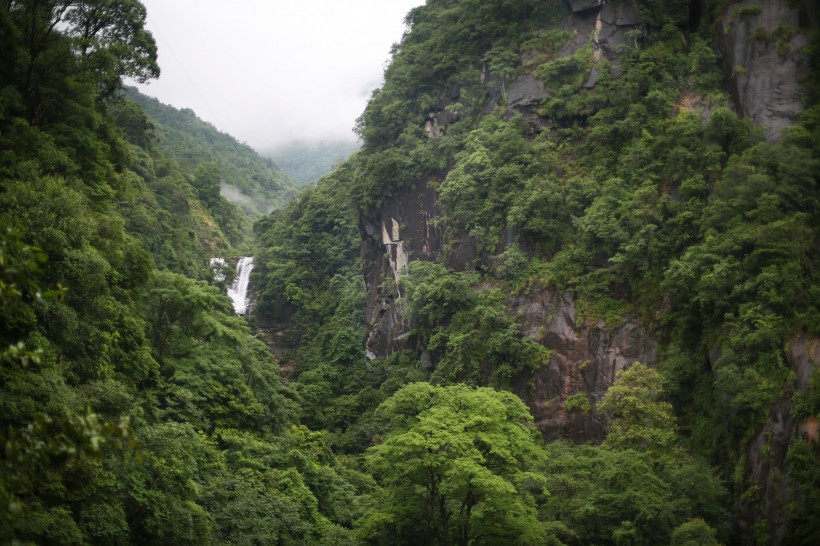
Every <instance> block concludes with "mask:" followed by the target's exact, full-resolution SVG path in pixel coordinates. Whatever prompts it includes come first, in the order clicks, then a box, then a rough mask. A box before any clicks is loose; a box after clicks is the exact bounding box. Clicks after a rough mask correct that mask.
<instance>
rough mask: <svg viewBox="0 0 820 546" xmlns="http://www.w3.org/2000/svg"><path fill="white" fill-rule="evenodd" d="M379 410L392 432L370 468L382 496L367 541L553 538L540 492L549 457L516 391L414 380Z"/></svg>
mask: <svg viewBox="0 0 820 546" xmlns="http://www.w3.org/2000/svg"><path fill="white" fill-rule="evenodd" d="M378 411H379V413H380V414H381V415H382V416H383V417H384V418H385V419H386V420H387V429H386V435H385V437H384V440H383V442H381V443H380V444H378V445H375V446H373V447H371V448H370V449H369V450H368V452H367V465H368V468H369V469H370V470H371V471H372V472H373V473H374V475H375V476H376V478H377V480H378V482H379V483H380V484H381V485H382V490H381V491H380V492H379V493H378V494H377V495H376V496H375V497H374V498H373V501H372V504H371V505H370V507H369V509H368V511H367V512H365V514H364V516H363V517H362V519H360V520H359V522H358V534H359V536H360V537H361V538H362V539H363V540H364V541H365V542H366V543H370V544H419V543H427V544H496V543H498V541H499V540H501V541H505V542H514V543H517V544H540V543H543V542H544V540H545V538H546V532H545V530H544V528H543V527H542V526H541V525H540V523H539V522H538V521H537V520H536V518H535V505H534V499H533V496H532V493H540V492H541V490H542V488H543V478H542V477H540V476H538V475H537V474H535V473H533V472H532V469H534V468H535V466H536V464H537V462H538V460H539V459H540V457H541V456H542V454H541V450H540V448H539V447H538V444H537V442H536V436H535V432H534V430H533V429H532V425H531V422H532V418H531V417H530V415H529V412H528V411H527V408H526V407H525V406H524V405H523V403H522V402H521V401H520V400H519V399H518V398H517V397H516V396H515V395H513V394H510V393H502V392H497V391H493V390H491V389H471V388H469V387H466V386H463V385H457V386H452V387H433V386H431V385H429V384H427V383H415V384H410V385H407V386H405V387H404V388H402V389H401V390H400V391H398V392H397V393H396V394H394V395H393V396H392V397H391V398H389V399H388V400H387V401H385V402H384V403H383V404H382V405H381V406H380V408H379V410H378Z"/></svg>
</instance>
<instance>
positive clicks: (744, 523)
mask: <svg viewBox="0 0 820 546" xmlns="http://www.w3.org/2000/svg"><path fill="white" fill-rule="evenodd" d="M786 355H787V358H788V363H789V368H790V369H791V370H792V371H793V372H794V375H795V380H794V383H793V384H792V385H791V386H790V387H789V388H788V389H787V392H786V393H785V394H784V396H783V397H782V398H780V399H779V400H778V401H777V402H776V403H775V404H774V406H773V407H772V409H771V410H770V412H769V417H768V419H767V420H766V422H765V423H764V424H763V426H762V427H760V429H759V430H758V432H757V434H756V435H755V436H754V438H753V439H752V440H751V442H750V443H749V445H748V447H747V449H746V461H747V462H746V468H745V475H746V480H745V482H746V484H745V489H746V490H755V491H757V492H758V494H757V495H754V496H753V497H752V498H751V500H747V501H745V502H741V505H740V514H741V516H742V517H741V518H740V521H739V525H740V529H741V532H742V533H743V535H744V543H745V544H754V543H755V538H756V534H755V528H754V526H755V523H756V522H757V521H759V520H760V519H761V518H765V520H766V521H767V522H768V525H769V530H770V543H771V544H784V540H785V538H786V533H787V532H788V518H789V514H788V512H787V508H788V506H789V504H790V503H791V502H794V501H796V500H798V501H799V499H795V495H794V492H793V491H792V487H791V483H790V480H789V475H788V464H787V457H786V455H787V454H788V451H789V447H790V446H791V444H792V441H793V440H794V438H804V439H806V440H808V441H809V442H816V441H817V437H816V435H817V422H816V420H815V419H814V418H813V417H809V418H807V419H805V420H803V421H801V422H797V420H796V419H795V415H794V411H793V409H794V408H793V403H792V400H793V396H794V393H796V392H805V391H806V390H807V389H808V388H809V381H810V380H811V377H812V375H813V374H814V373H816V371H817V369H818V367H820V339H809V338H807V337H806V335H805V334H801V335H798V336H796V337H795V338H794V339H792V340H791V341H790V342H789V343H788V344H787V347H786ZM741 493H742V492H741Z"/></svg>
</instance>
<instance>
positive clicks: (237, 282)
mask: <svg viewBox="0 0 820 546" xmlns="http://www.w3.org/2000/svg"><path fill="white" fill-rule="evenodd" d="M251 270H253V256H243V257H242V258H239V263H237V264H236V278H235V279H234V281H233V284H232V285H231V287H230V288H228V296H229V297H230V298H231V300H233V309H234V311H235V312H236V314H237V315H244V314H245V313H246V312H247V311H248V282H249V281H250V280H251Z"/></svg>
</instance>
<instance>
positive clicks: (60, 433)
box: [0, 0, 368, 545]
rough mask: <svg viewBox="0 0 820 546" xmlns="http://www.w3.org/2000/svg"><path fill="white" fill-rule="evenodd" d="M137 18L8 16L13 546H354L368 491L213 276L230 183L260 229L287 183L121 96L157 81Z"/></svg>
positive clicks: (1, 156) (0, 537) (2, 438)
mask: <svg viewBox="0 0 820 546" xmlns="http://www.w3.org/2000/svg"><path fill="white" fill-rule="evenodd" d="M145 16H146V13H145V8H144V7H143V6H142V4H141V3H140V2H136V1H130V0H114V1H111V2H108V1H107V2H95V1H88V2H54V1H47V2H40V1H38V2H33V1H27V0H19V1H18V0H14V1H11V2H7V3H6V4H5V5H4V7H3V9H2V10H0V44H2V47H0V308H1V309H2V313H0V444H2V445H3V446H4V447H3V450H2V452H1V453H0V543H2V544H42V545H78V544H101V545H102V544H104V545H111V544H191V545H201V544H216V543H219V544H231V543H233V544H237V543H246V544H251V543H255V544H273V543H284V544H297V543H306V542H310V543H316V544H345V543H346V537H347V536H348V535H349V534H350V533H349V531H348V530H347V529H346V528H343V527H342V525H345V526H347V527H349V526H350V525H351V521H352V519H353V515H352V513H351V508H350V507H351V506H355V496H356V494H358V491H359V490H365V489H367V487H368V482H367V480H365V479H361V478H360V477H359V475H358V474H357V473H356V472H355V471H353V470H351V469H347V468H342V466H341V465H339V464H337V462H336V461H335V459H334V458H333V456H332V453H331V452H330V451H329V450H328V449H327V448H326V447H325V445H324V441H323V439H322V436H321V435H320V434H318V433H315V432H311V431H309V430H307V429H306V428H304V427H300V426H298V423H297V422H296V418H295V413H294V412H295V408H296V407H297V406H298V397H297V396H296V395H295V393H294V391H293V390H292V389H289V388H288V387H287V386H285V385H283V384H282V383H281V381H280V377H279V371H278V367H277V364H276V362H275V361H274V360H273V358H272V356H271V355H270V353H269V352H268V351H267V348H266V347H265V345H264V344H263V343H262V342H261V341H259V340H257V339H255V337H254V336H255V332H253V331H252V330H251V329H250V327H249V325H248V323H247V321H246V320H245V319H244V318H241V317H237V316H236V315H235V314H234V312H233V308H232V306H231V302H230V300H229V299H228V297H227V296H226V295H225V292H224V288H225V283H226V282H228V281H229V280H230V276H228V279H225V278H224V276H222V279H221V280H220V275H215V272H214V271H212V269H211V267H210V265H209V261H210V259H211V258H212V257H213V256H224V257H226V259H228V260H229V261H230V260H232V257H234V256H236V254H237V252H238V250H237V248H238V247H239V246H241V245H245V244H247V241H248V239H249V237H250V235H251V233H250V231H249V229H248V228H249V225H250V223H249V221H248V215H247V214H244V213H243V212H242V211H240V210H239V209H238V208H237V207H236V206H234V205H233V204H232V203H230V202H228V201H227V200H226V199H225V198H224V197H223V196H222V195H221V194H220V183H221V182H222V181H224V180H228V181H230V182H231V183H232V184H233V185H235V186H236V187H240V188H242V190H243V191H245V192H247V193H249V194H254V192H256V193H255V194H254V195H255V198H256V199H259V201H260V203H259V204H258V205H256V206H258V207H261V209H260V208H251V209H249V211H248V214H250V215H259V214H260V213H261V212H263V211H264V212H266V211H267V207H268V206H270V204H281V203H284V202H286V201H287V200H288V199H289V198H290V195H289V191H290V190H289V188H290V186H289V182H288V180H287V179H286V178H285V177H284V176H283V175H282V174H281V173H280V172H279V171H277V170H276V168H275V166H273V165H272V163H271V162H270V161H267V160H263V159H262V158H260V157H259V156H258V155H255V154H253V153H252V152H251V151H250V150H249V149H247V148H246V147H242V146H237V145H236V142H235V141H234V140H233V139H232V138H230V137H228V136H227V135H220V134H219V133H217V132H216V131H215V130H214V129H213V128H212V127H207V126H205V124H203V123H202V122H199V121H198V120H197V119H196V117H195V116H194V115H193V114H192V113H190V112H189V113H183V112H178V111H175V110H172V109H169V108H162V107H161V106H160V105H158V104H156V103H155V102H152V101H151V100H150V99H146V98H142V97H137V96H135V97H134V98H136V99H140V100H141V101H143V102H144V103H145V104H146V105H148V107H149V109H150V110H151V114H150V115H149V114H146V111H145V110H143V108H142V107H141V106H140V105H139V104H138V103H137V102H134V101H132V100H129V99H127V98H122V97H119V96H118V89H119V88H120V87H121V85H122V80H123V79H124V78H132V79H137V80H140V81H143V80H147V79H150V78H154V77H156V76H157V75H158V73H159V67H158V66H157V63H156V56H157V50H156V45H155V43H154V40H153V37H152V36H151V34H150V33H149V32H147V31H146V30H145V28H144V23H145ZM132 96H133V94H132ZM152 116H154V117H152ZM170 118H174V119H170ZM209 139H210V140H211V141H212V142H210V143H208V141H209ZM170 152H172V153H170ZM260 196H262V197H263V198H264V199H262V197H260ZM262 209H264V210H262ZM222 273H230V272H229V271H224V272H222ZM351 483H356V484H357V486H356V487H357V488H359V489H355V488H354V486H352V485H350V484H351ZM359 484H360V485H359ZM319 491H321V493H319ZM331 518H332V521H331ZM347 543H349V541H347Z"/></svg>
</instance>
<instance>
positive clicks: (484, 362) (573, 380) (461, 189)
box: [333, 0, 820, 544]
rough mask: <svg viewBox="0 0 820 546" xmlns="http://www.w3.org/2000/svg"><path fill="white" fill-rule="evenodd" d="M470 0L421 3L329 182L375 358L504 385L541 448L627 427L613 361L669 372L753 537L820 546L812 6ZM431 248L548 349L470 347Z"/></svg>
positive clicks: (782, 1) (740, 532) (747, 539)
mask: <svg viewBox="0 0 820 546" xmlns="http://www.w3.org/2000/svg"><path fill="white" fill-rule="evenodd" d="M466 4H470V3H466ZM470 6H471V7H470ZM470 6H466V5H464V6H462V5H460V4H459V3H457V2H447V1H439V2H429V3H428V6H426V7H421V8H418V9H417V10H414V12H411V14H410V15H409V16H408V22H409V24H410V27H409V32H408V33H407V34H406V35H405V37H404V39H403V41H402V42H401V43H400V44H399V45H398V46H397V48H396V51H395V55H394V59H393V63H392V65H391V67H390V68H388V69H387V72H386V83H385V86H384V87H383V88H382V89H380V90H378V91H377V92H376V93H374V95H373V98H372V99H371V103H370V105H369V106H368V109H367V110H366V112H365V113H364V114H363V116H362V118H361V119H360V126H359V131H360V134H361V135H362V137H363V139H364V148H363V151H362V152H360V153H359V154H358V155H357V156H354V158H353V159H352V160H351V161H349V162H348V164H347V165H346V166H343V168H342V169H340V171H338V172H337V173H335V174H334V175H333V176H334V177H335V179H336V180H337V181H338V182H336V183H337V184H339V183H341V184H343V185H350V186H351V190H350V192H351V194H352V203H353V205H354V206H355V207H356V208H357V211H358V229H359V233H360V236H361V238H362V240H363V243H362V247H361V259H362V267H363V271H364V277H365V288H366V316H365V322H364V324H365V325H366V334H365V338H366V341H365V353H366V357H367V359H368V360H371V361H376V362H381V361H384V360H385V359H386V361H387V362H388V363H389V362H395V361H396V360H395V359H396V358H410V359H411V360H415V361H416V362H418V363H419V364H418V365H419V366H420V369H421V370H422V371H423V372H424V373H426V374H428V375H429V374H432V377H433V378H434V381H443V382H445V383H446V382H447V381H448V380H453V379H456V380H462V381H466V382H468V383H469V382H471V381H477V382H478V383H479V384H488V383H489V384H493V385H496V386H501V387H506V388H509V389H511V390H513V391H514V392H516V393H517V394H518V395H519V396H520V397H521V398H522V399H523V400H525V401H526V403H527V404H528V406H529V407H530V409H531V411H532V413H533V415H534V417H535V421H536V424H537V425H538V427H539V429H540V430H541V433H542V435H543V436H544V438H545V439H547V440H554V439H559V438H563V439H571V440H573V441H574V442H580V443H582V442H586V441H590V440H592V441H596V442H597V441H600V440H602V439H603V437H604V435H605V434H606V431H607V420H606V416H604V415H599V414H598V413H597V412H596V409H595V408H596V405H597V404H598V403H599V402H600V401H601V400H602V397H603V395H604V394H605V393H606V391H607V389H608V388H609V387H610V386H611V385H612V384H613V382H614V380H615V376H616V374H617V372H618V371H620V370H623V369H625V368H628V367H629V366H630V365H631V364H633V363H634V362H643V363H647V364H649V365H651V366H657V367H659V369H660V370H661V372H662V373H663V374H664V377H665V380H666V386H667V387H668V390H669V396H670V398H671V399H672V401H673V402H674V404H675V408H676V410H677V412H678V416H679V420H680V426H681V429H682V431H683V432H684V434H685V435H686V436H687V437H688V438H689V441H690V443H691V446H692V449H693V450H695V451H698V452H700V453H701V454H703V455H704V456H706V457H708V458H709V460H710V461H711V462H712V463H713V464H715V465H718V466H720V467H721V470H722V472H723V476H724V478H725V479H726V481H727V483H729V485H730V488H731V489H732V491H733V498H734V500H733V506H734V509H733V516H732V519H731V521H730V522H729V523H727V525H728V526H729V527H731V529H732V534H733V536H734V538H735V539H736V540H737V541H738V542H740V543H744V544H752V543H772V544H781V543H789V541H790V540H798V538H797V537H804V538H803V539H802V540H806V539H805V537H807V536H812V535H811V533H812V531H811V530H810V529H811V528H812V524H811V523H810V521H813V520H809V522H806V521H800V518H803V517H804V516H801V515H800V514H804V515H805V513H806V512H805V510H810V508H808V509H803V510H802V511H801V509H798V508H795V507H796V506H799V505H801V504H804V503H807V502H809V501H808V500H807V499H808V497H807V496H806V495H811V493H809V492H808V490H807V489H806V488H807V487H810V486H808V482H803V481H801V480H805V479H808V478H807V476H808V475H810V471H809V470H807V469H808V468H810V467H811V465H812V464H816V461H817V449H816V438H815V437H814V436H813V434H815V433H814V432H812V431H813V430H815V429H814V428H813V427H814V425H813V424H812V423H814V422H815V421H814V419H815V418H814V417H813V416H812V412H813V411H815V410H813V409H811V408H813V407H814V406H812V404H816V402H807V400H815V398H814V397H815V395H814V394H812V393H813V392H814V389H816V386H815V385H816V384H817V380H816V379H815V380H812V379H811V378H812V377H817V376H816V374H814V373H813V372H814V370H815V368H816V367H817V366H818V365H820V360H818V357H820V355H819V354H818V349H817V346H818V337H817V336H818V334H820V331H818V329H817V327H816V326H817V323H816V320H815V319H816V316H817V306H816V298H815V296H816V294H817V292H816V290H817V289H816V286H817V279H816V276H815V273H814V268H815V266H816V264H817V259H818V251H817V249H818V246H817V245H818V243H817V241H818V239H817V237H818V232H817V230H816V224H814V227H810V226H811V225H812V223H813V222H814V221H815V220H816V219H817V210H816V208H814V207H815V204H816V203H817V185H816V184H817V182H816V172H815V173H811V171H812V169H814V167H815V166H816V165H817V163H816V161H817V122H816V117H815V116H816V115H817V114H816V112H817V106H816V105H817V102H816V99H817V94H816V85H817V83H816V81H817V74H816V66H817V52H816V50H815V49H813V48H812V47H809V45H810V44H811V43H814V44H816V42H817V38H816V36H817V29H818V12H817V7H816V5H815V4H814V3H812V2H809V1H799V2H789V1H786V0H760V1H746V2H731V3H726V2H707V1H691V2H685V1H678V2H665V3H664V2H652V1H646V2H642V1H635V0H612V1H595V0H577V1H572V0H567V1H566V2H542V3H539V2H520V3H512V4H509V5H507V4H504V5H503V6H502V5H501V3H489V4H487V5H486V6H482V7H481V8H478V7H476V6H473V5H472V4H470ZM471 9H472V11H470V10H471ZM456 14H458V17H456V18H454V17H455V15H456ZM482 17H483V18H485V19H482ZM488 21H491V22H488ZM465 36H467V37H468V38H465ZM812 40H814V42H812ZM814 47H816V45H815V46H814ZM813 101H814V102H813ZM801 112H802V114H801ZM801 116H802V117H801ZM507 148H509V149H507ZM787 157H790V158H791V159H786V158H787ZM761 158H765V159H761ZM785 162H790V163H791V166H792V167H797V169H796V170H795V171H792V172H790V166H787V165H786V163H785ZM511 166H512V167H511ZM797 171H801V172H799V173H798V172H797ZM757 176H759V177H766V176H769V177H770V180H768V181H762V178H760V179H757V178H756V177H757ZM798 179H799V180H800V181H799V182H798V181H797V180H798ZM778 185H779V186H780V187H779V188H778ZM787 188H789V189H787ZM789 192H794V193H789ZM786 193H789V196H786ZM789 200H794V201H792V202H791V204H789V203H788V201H789ZM798 202H801V203H802V204H797V203H798ZM766 203H768V204H766ZM793 205H794V206H793ZM744 222H745V223H744ZM798 224H799V225H801V226H803V227H800V228H798V227H797V226H798ZM787 226H791V227H787ZM789 229H794V231H791V232H788V230H789ZM760 237H762V239H761V238H760ZM733 238H738V239H740V240H741V241H740V242H737V241H734V240H733ZM765 239H768V240H765ZM786 241H791V242H792V248H793V249H792V250H788V249H787V246H788V245H787V243H786ZM777 245H779V249H777V248H775V247H776V246H777ZM782 252H785V253H789V252H792V253H793V254H791V255H788V254H781V253H782ZM790 260H791V263H792V265H786V263H787V262H789V261H790ZM416 262H438V263H441V264H443V265H444V266H445V267H446V270H444V269H443V270H441V273H440V274H444V275H454V276H458V275H459V274H461V273H463V274H464V275H468V276H467V277H463V278H470V279H473V280H472V281H470V282H472V283H473V288H472V290H473V291H474V293H475V294H479V296H477V297H481V296H480V294H482V293H484V292H485V291H487V290H493V289H499V290H500V291H501V292H502V293H503V307H504V309H506V311H505V312H506V313H507V314H508V315H509V316H510V317H513V318H514V321H515V323H516V324H517V325H518V329H519V333H520V336H523V338H524V340H525V341H524V343H526V340H530V341H532V342H535V343H536V344H538V345H540V346H542V347H543V348H544V349H546V353H545V354H546V355H547V358H546V361H545V363H544V364H542V365H540V366H531V365H530V364H527V363H526V362H524V363H522V364H521V366H519V367H515V365H512V366H511V367H512V368H513V371H512V373H511V374H510V373H508V372H506V371H505V372H504V374H506V375H503V376H499V375H497V374H496V372H498V370H493V369H492V368H493V366H494V364H492V363H493V362H502V361H503V362H508V360H505V359H508V358H517V357H507V356H501V357H499V358H500V359H501V360H498V359H496V360H494V358H495V357H493V356H487V355H488V354H489V352H488V351H491V349H490V348H489V346H486V347H483V346H481V345H480V344H479V345H478V346H476V347H477V349H476V351H477V353H478V354H476V353H465V351H466V350H468V349H469V347H468V349H465V345H464V343H468V342H465V341H464V339H467V338H466V337H464V336H463V335H462V334H463V330H458V331H455V330H453V329H452V326H453V324H454V323H452V322H449V321H451V320H453V321H455V320H457V319H458V317H459V316H460V315H458V312H460V311H459V310H458V308H457V311H456V313H455V314H453V313H452V312H451V313H450V314H449V315H446V316H445V318H443V319H436V320H439V322H434V323H432V324H433V330H432V332H427V333H425V330H424V327H425V326H424V324H426V323H424V322H423V321H424V320H426V317H425V316H423V315H422V314H421V313H422V311H421V310H420V305H421V304H419V303H418V302H414V298H413V294H419V292H418V291H419V290H420V288H418V287H419V286H422V285H423V283H422V281H419V280H418V277H417V275H416V274H414V263H416ZM474 274H475V275H478V277H475V276H472V277H470V276H469V275H474ZM770 275H774V279H775V280H771V279H767V277H768V276H770ZM791 275H794V276H795V278H794V279H793V278H792V277H791ZM778 276H779V277H780V279H779V280H776V279H777V277H778ZM797 279H799V280H797ZM420 283H421V284H420ZM771 283H774V285H772V284H771ZM414 286H415V287H416V288H414ZM408 290H409V291H410V295H409V297H408ZM413 290H415V292H413ZM777 292H782V293H783V294H785V295H783V296H778V295H776V293H777ZM784 298H786V299H784ZM813 298H815V299H814V300H813ZM482 301H483V300H482ZM443 305H445V304H444V303H443ZM453 305H466V304H459V303H458V302H456V303H454V304H453ZM482 305H483V304H482ZM461 309H463V307H462V308H461ZM485 316H486V315H485ZM448 317H449V318H448ZM478 317H479V316H478V315H476V318H474V319H468V320H475V323H474V327H475V328H476V330H478V329H480V328H482V327H483V326H482V324H483V322H482V321H483V320H485V319H483V318H478ZM436 328H437V329H436ZM482 331H483V330H482ZM455 339H459V340H460V341H458V343H460V344H461V345H456V344H455V342H454V341H453V340H455ZM510 339H512V338H510ZM469 343H474V341H469ZM516 343H518V342H516ZM492 350H495V349H492ZM482 352H483V356H482V354H481V353H482ZM502 353H503V351H502ZM402 355H404V356H402ZM408 355H409V356H408ZM454 355H456V356H454ZM465 355H466V356H465ZM469 355H472V356H469ZM459 359H460V360H459ZM470 359H475V362H474V363H473V362H472V361H471V360H470ZM453 362H460V364H456V366H459V365H460V366H462V368H458V369H457V371H455V372H450V371H448V372H446V373H449V374H451V375H441V374H442V373H445V372H441V369H440V368H441V367H442V366H446V367H447V370H451V366H453ZM469 366H474V368H469ZM505 366H506V364H505ZM458 370H460V371H458ZM470 370H473V371H470ZM499 373H500V372H499ZM437 374H438V375H437ZM500 377H506V378H507V379H506V380H505V379H500ZM446 378H449V379H446ZM795 404H797V405H799V406H800V407H799V409H795ZM797 453H800V454H802V455H801V457H803V458H802V459H800V462H799V463H797V462H795V461H797ZM807 454H808V455H807ZM811 460H813V461H814V463H809V461H811ZM800 465H803V466H802V467H801V468H802V469H801V468H798V467H799V466H800ZM806 465H808V466H806ZM801 472H803V474H800V473H801ZM806 472H809V474H806ZM811 498H813V497H811ZM809 504H810V502H809ZM790 533H791V534H790Z"/></svg>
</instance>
